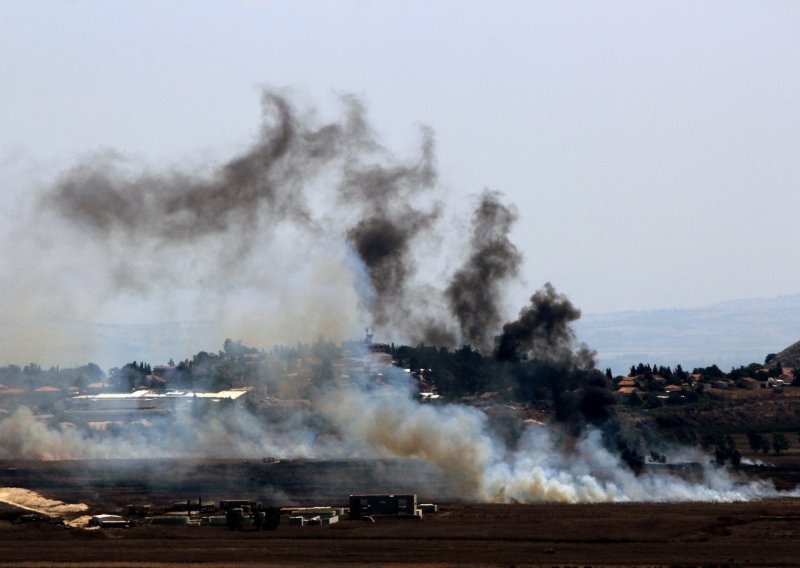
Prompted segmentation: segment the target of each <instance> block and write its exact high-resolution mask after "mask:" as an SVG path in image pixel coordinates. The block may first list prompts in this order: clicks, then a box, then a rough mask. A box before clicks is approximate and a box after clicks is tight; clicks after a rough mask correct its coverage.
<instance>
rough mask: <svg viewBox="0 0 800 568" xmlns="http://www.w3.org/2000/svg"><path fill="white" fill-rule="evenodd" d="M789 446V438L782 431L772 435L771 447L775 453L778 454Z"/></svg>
mask: <svg viewBox="0 0 800 568" xmlns="http://www.w3.org/2000/svg"><path fill="white" fill-rule="evenodd" d="M791 447H792V445H791V444H790V443H789V439H788V438H787V437H786V435H785V434H784V433H783V432H775V433H774V434H773V435H772V449H773V451H774V452H775V455H777V456H779V455H781V454H783V452H785V451H786V450H788V449H789V448H791Z"/></svg>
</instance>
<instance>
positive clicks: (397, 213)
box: [0, 91, 775, 503]
mask: <svg viewBox="0 0 800 568" xmlns="http://www.w3.org/2000/svg"><path fill="white" fill-rule="evenodd" d="M342 108H343V111H342V117H341V118H339V119H337V120H332V121H329V122H324V121H320V120H319V119H318V118H317V116H316V113H314V112H310V111H306V112H302V111H300V110H298V109H297V108H295V106H294V105H293V103H292V102H291V100H290V99H289V98H288V97H287V96H285V95H283V94H280V93H277V92H273V91H267V92H265V93H264V95H263V111H264V112H263V121H262V124H261V125H260V131H259V134H258V136H257V137H256V139H255V141H254V142H253V143H252V144H251V145H250V146H249V147H248V148H247V149H245V150H244V151H242V152H241V153H239V154H238V155H236V156H234V157H233V158H231V159H230V160H228V161H227V162H225V163H221V164H211V165H206V166H203V167H199V168H197V170H196V171H194V170H193V171H186V170H185V169H177V168H173V169H169V170H163V169H161V170H154V169H152V168H148V167H143V166H139V165H137V164H135V163H133V162H132V161H131V160H129V159H127V158H125V157H124V156H122V155H120V154H119V153H116V152H110V153H109V152H107V153H104V154H101V155H95V156H93V157H91V158H89V159H86V160H85V161H84V162H82V163H79V164H76V165H75V166H74V167H72V168H71V169H69V170H68V171H66V172H64V173H63V174H62V175H61V176H60V177H59V178H58V179H56V180H54V181H53V183H52V184H51V185H49V186H47V187H45V188H44V189H43V190H42V191H41V192H40V193H38V194H37V195H35V196H33V197H32V198H31V199H30V202H29V206H30V210H29V211H28V214H27V216H25V215H23V216H22V217H23V219H24V225H25V227H26V229H27V230H26V232H25V233H24V235H25V236H24V238H21V239H16V240H14V241H13V243H14V245H13V246H11V245H9V244H8V243H11V242H12V241H11V240H10V239H7V240H6V243H7V245H6V249H5V253H6V254H5V258H4V261H5V262H4V268H3V273H2V275H3V278H2V287H3V290H2V291H3V292H4V294H3V297H4V298H5V299H6V301H5V304H4V306H3V307H4V310H5V313H6V314H7V316H8V317H12V318H17V319H18V320H19V321H23V322H25V324H24V325H35V326H40V327H42V328H43V329H45V330H52V329H56V327H51V326H49V325H48V322H50V321H53V320H55V319H58V320H59V321H60V320H64V319H75V320H78V321H83V322H87V321H88V322H95V323H97V322H102V321H108V320H109V319H111V320H113V319H114V318H121V319H123V320H125V319H126V318H127V321H131V318H133V320H137V318H139V319H138V321H142V320H147V319H157V318H162V317H164V316H175V315H176V314H180V316H181V317H182V318H183V319H185V320H188V321H199V320H204V321H209V322H211V327H213V328H215V329H216V330H217V331H216V333H218V334H219V336H218V337H217V339H218V340H219V341H220V342H221V337H240V338H242V339H244V340H246V341H247V342H248V343H250V344H258V345H268V344H276V343H279V342H280V343H292V342H294V341H298V340H307V339H308V338H309V337H314V336H319V337H324V338H326V339H331V340H337V341H339V340H343V339H346V338H348V337H353V336H354V335H355V333H354V332H355V330H356V329H360V328H361V327H363V326H365V325H369V326H377V327H378V328H379V329H380V330H382V333H383V334H384V335H386V336H391V337H394V338H397V339H398V340H400V341H404V342H408V343H410V344H418V343H427V344H433V345H436V346H440V347H442V348H450V349H452V348H456V347H458V346H461V345H465V347H462V348H461V349H462V350H466V351H465V352H464V353H465V366H464V368H463V369H462V371H463V373H459V375H458V376H454V377H452V383H453V384H458V383H459V382H461V383H464V381H466V380H467V377H468V376H469V374H470V372H471V371H470V368H469V367H470V363H469V360H470V353H474V354H477V355H478V356H479V357H481V356H482V355H484V356H487V357H489V358H490V360H491V365H489V366H488V367H487V368H486V369H485V371H486V372H488V373H492V374H493V376H496V378H497V381H498V383H499V384H502V383H503V381H506V386H507V387H508V388H510V389H511V391H513V392H515V393H519V392H522V391H524V390H525V389H526V388H528V389H529V390H530V392H529V393H528V395H531V396H529V397H528V398H529V399H530V398H533V396H532V395H533V394H534V393H538V394H537V396H541V397H542V398H543V399H545V400H546V401H547V404H548V405H550V408H551V409H552V418H553V422H552V424H551V425H549V426H545V427H543V426H538V425H530V424H526V423H524V422H521V423H513V421H512V423H511V424H504V425H501V424H498V423H497V421H495V420H492V419H491V417H490V416H491V415H490V414H489V413H486V412H484V411H483V410H481V409H479V408H477V407H475V406H473V405H464V404H457V403H455V402H449V403H444V404H436V405H432V404H423V403H421V402H420V401H419V398H418V392H417V391H416V390H415V387H416V385H415V383H414V382H413V381H412V380H410V378H409V377H408V375H407V374H406V373H404V372H403V371H402V370H399V369H397V368H394V367H392V366H385V367H382V368H380V369H379V370H374V369H373V370H371V371H368V372H348V373H338V374H337V373H333V372H330V373H327V374H326V375H324V376H320V377H318V378H319V380H318V381H316V382H315V383H314V384H313V385H311V386H310V387H309V389H308V391H307V392H306V393H305V397H304V399H303V401H304V404H297V405H294V406H293V407H291V409H290V410H289V411H287V412H284V413H282V414H281V415H280V417H277V418H276V417H275V416H272V417H270V418H269V419H264V417H263V416H261V415H259V413H258V412H254V411H253V410H252V409H248V408H237V407H229V408H222V409H217V410H214V411H209V412H203V411H199V412H198V410H197V408H196V407H195V406H193V405H186V406H182V407H178V408H176V409H175V410H174V411H173V412H169V413H167V414H166V415H165V416H150V417H148V418H147V420H146V423H144V422H142V421H132V422H130V423H129V424H126V425H124V426H122V427H117V428H115V429H113V431H111V432H104V433H98V432H96V431H87V430H85V429H82V428H76V427H74V426H73V425H70V424H69V423H68V421H61V420H59V419H58V417H53V418H51V419H49V420H43V419H40V418H39V417H36V416H35V415H34V414H33V413H32V412H31V411H30V410H27V409H26V408H24V407H20V408H18V409H16V410H15V411H14V412H13V413H11V414H9V415H8V416H6V417H5V418H4V419H2V421H0V440H2V441H3V443H2V445H1V446H0V458H2V459H19V458H27V459H52V460H58V459H75V458H81V459H86V458H92V459H98V458H104V459H105V458H145V457H146V458H153V457H181V456H183V457H186V456H192V457H198V456H199V457H258V456H278V457H280V458H290V459H291V458H306V459H308V458H314V459H343V458H359V459H385V458H392V459H408V460H416V462H419V463H422V464H425V466H426V467H429V468H432V471H435V472H436V473H437V475H439V476H441V478H442V480H443V482H444V483H445V484H446V486H448V487H449V488H451V490H452V491H454V492H455V493H457V494H459V495H461V496H463V498H464V499H465V500H476V501H498V502H507V501H514V502H531V501H563V502H570V503H574V502H597V501H631V500H633V501H642V500H647V501H673V500H718V501H729V500H744V499H753V498H760V497H768V496H772V495H774V494H775V492H774V489H772V488H771V487H769V486H768V485H764V484H761V483H749V484H740V483H737V482H735V481H734V480H733V479H732V478H731V477H730V476H729V475H728V474H726V473H725V472H724V470H717V469H714V468H712V467H707V468H703V470H702V473H701V479H699V480H692V481H687V480H685V479H682V478H680V477H677V476H673V475H668V474H659V475H656V474H652V473H647V472H645V473H639V472H637V471H635V469H636V468H635V467H631V466H632V465H633V464H632V461H635V460H632V459H631V457H632V456H635V455H636V451H635V448H631V447H630V444H631V443H632V442H631V441H630V440H628V439H627V436H626V434H625V432H624V429H623V428H622V426H621V424H620V423H619V421H618V420H617V416H616V414H615V412H614V400H613V398H612V397H611V395H610V392H609V390H608V383H607V380H606V378H605V377H604V375H603V374H602V373H600V372H599V371H597V370H596V369H595V368H594V361H593V354H592V352H591V351H590V350H589V349H588V348H587V347H586V346H582V345H577V344H576V342H575V338H574V334H573V332H572V329H571V323H572V322H574V321H575V320H577V319H578V318H579V317H580V311H579V310H578V309H577V308H576V307H575V306H573V305H572V304H571V302H570V301H569V299H568V298H566V297H565V296H564V295H562V294H560V293H558V292H557V291H556V289H555V288H554V287H553V286H552V285H550V284H546V285H545V286H544V287H543V288H542V289H541V290H538V291H536V292H535V293H534V294H533V295H532V296H531V298H530V303H529V305H527V306H525V307H524V308H523V309H522V310H521V311H520V312H519V315H518V317H517V318H516V319H512V320H511V321H506V320H507V319H508V318H507V316H506V313H507V312H508V309H507V306H506V302H505V300H504V295H503V292H504V288H505V286H506V285H507V284H508V283H509V282H511V281H513V279H514V278H516V277H517V275H518V270H519V266H520V263H521V261H522V258H521V255H520V253H519V251H518V249H517V248H516V247H515V246H514V244H513V243H512V242H511V240H510V238H509V235H510V232H511V229H512V227H513V224H514V222H515V221H516V219H517V216H518V214H517V211H516V210H515V208H514V207H513V205H510V204H507V203H504V200H503V196H502V195H501V194H500V193H497V192H492V191H488V190H487V191H484V192H483V193H481V194H480V195H478V196H476V197H475V203H476V205H475V210H474V212H473V214H472V217H471V222H470V230H469V231H468V233H469V236H468V238H467V239H466V242H464V243H458V242H455V243H453V242H452V240H453V235H449V234H446V232H445V231H443V229H442V228H441V227H442V226H443V224H442V219H443V218H444V217H445V216H446V214H447V212H446V208H445V206H444V204H443V203H442V200H441V194H440V191H439V189H438V186H437V179H438V172H437V169H436V160H435V143H434V136H433V133H432V132H431V131H429V130H428V129H425V128H423V129H422V130H421V135H420V144H419V148H418V151H417V153H416V155H415V156H414V157H412V158H410V159H405V160H403V159H398V158H397V157H395V156H394V155H392V154H391V152H389V151H388V150H387V149H386V148H384V147H383V146H381V144H380V142H379V141H378V140H377V139H376V136H375V134H374V132H373V130H372V128H371V126H370V125H369V122H368V120H367V117H366V113H365V110H364V108H363V105H362V104H361V102H360V101H359V100H358V99H356V98H354V97H350V96H346V97H343V98H342ZM34 219H35V220H36V222H33V220H34ZM14 230H15V231H18V230H19V227H15V229H14ZM437 249H438V250H437ZM31 255H34V257H36V258H38V259H39V260H38V262H37V263H36V264H35V265H34V266H30V265H29V261H28V259H29V258H31ZM453 259H460V260H453ZM432 266H440V267H442V266H443V267H444V270H445V274H444V275H443V276H442V277H441V279H439V280H438V281H434V282H429V281H426V279H425V278H423V277H422V276H423V274H424V273H430V272H431V267H432ZM436 272H441V270H438V271H436ZM12 275H13V276H15V277H12ZM19 275H22V276H19ZM32 322H33V323H32ZM504 322H506V323H504ZM33 335H36V333H33ZM47 337H48V341H50V342H52V343H59V342H61V343H64V342H67V343H69V341H70V340H72V339H74V338H69V337H66V336H65V337H58V336H56V337H53V336H47ZM89 339H91V338H89ZM34 347H35V348H36V349H37V350H38V352H39V353H45V354H46V353H47V348H48V345H47V344H42V345H34ZM365 349H366V348H365ZM81 350H83V352H84V353H85V354H86V355H87V358H93V357H94V356H97V355H101V354H98V353H95V352H93V350H92V347H91V341H88V342H84V343H83V344H82V346H81V347H80V349H79V350H77V351H76V355H75V356H78V354H81ZM481 354H482V355H481ZM368 356H369V354H368V353H366V352H362V353H355V354H354V357H355V358H362V359H363V358H366V357H368ZM481 360H483V359H481ZM187 362H188V360H187ZM187 364H188V363H187ZM701 459H702V458H698V460H701Z"/></svg>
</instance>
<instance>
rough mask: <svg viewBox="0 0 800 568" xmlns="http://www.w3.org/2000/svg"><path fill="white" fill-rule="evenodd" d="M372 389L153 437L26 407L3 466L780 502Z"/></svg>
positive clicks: (161, 428) (591, 441) (2, 449)
mask: <svg viewBox="0 0 800 568" xmlns="http://www.w3.org/2000/svg"><path fill="white" fill-rule="evenodd" d="M372 380H374V379H370V378H368V377H361V378H359V379H357V380H355V381H341V382H340V383H339V384H338V385H337V386H335V387H333V388H328V389H326V390H325V391H324V392H320V393H319V395H318V396H317V397H315V400H314V402H313V404H312V406H311V408H310V409H308V410H305V411H304V410H300V409H298V410H297V411H296V412H294V413H290V414H289V415H287V416H285V417H284V418H283V419H281V420H280V421H277V422H273V423H265V422H263V421H260V420H259V419H257V418H256V417H254V416H253V415H251V414H250V413H249V412H247V411H245V410H242V409H239V410H236V411H233V412H222V413H208V414H205V415H203V417H202V419H194V418H192V415H191V406H190V405H186V406H183V407H179V408H178V410H177V412H176V413H175V414H174V415H172V416H170V417H168V418H165V419H162V420H161V421H155V422H154V423H153V425H152V426H151V427H150V428H136V427H131V428H127V429H122V430H121V431H119V432H117V433H115V434H114V433H109V432H105V433H97V432H94V433H88V434H87V432H86V431H85V430H82V429H79V428H75V427H67V426H65V425H61V426H58V427H48V426H47V425H46V424H45V423H44V422H42V421H40V420H37V418H36V417H35V416H33V414H32V413H31V412H30V410H28V409H26V408H20V409H18V410H16V411H15V412H14V413H13V414H11V415H9V416H8V417H6V418H5V419H3V420H1V421H0V440H3V443H2V445H0V459H20V458H24V459H45V460H57V459H58V460H60V459H86V458H144V457H148V458H153V457H193V458H202V457H215V458H220V457H247V458H252V457H253V456H274V457H280V458H319V459H354V458H363V459H380V458H396V459H407V460H412V461H414V462H419V463H422V464H425V466H426V467H428V468H432V469H433V470H434V471H437V472H438V473H439V474H440V475H441V478H442V482H443V483H444V485H445V486H446V487H447V491H448V495H455V496H459V497H460V498H462V499H465V500H468V501H480V502H507V503H508V502H514V503H534V502H562V503H598V502H674V501H722V502H727V501H743V500H751V499H762V498H767V497H774V496H777V495H779V494H780V493H779V492H778V491H777V490H776V489H775V488H774V486H773V485H772V484H771V483H768V482H761V481H748V482H745V481H742V480H737V479H736V478H735V477H734V476H733V475H731V474H730V473H729V472H728V471H727V470H725V469H722V468H716V467H714V466H712V465H710V458H709V457H707V456H703V455H702V454H700V453H698V452H696V451H691V450H687V452H688V453H687V455H688V456H689V459H692V460H694V461H699V462H701V463H702V462H705V465H702V468H701V470H700V471H696V472H693V474H692V479H691V480H690V479H685V478H683V477H681V476H679V475H676V474H671V473H668V472H666V471H665V470H661V471H660V472H658V473H653V472H649V471H647V470H645V472H644V473H641V474H638V475H637V474H635V473H634V472H632V471H631V470H630V469H628V468H627V467H626V466H625V465H624V464H623V463H622V462H621V461H620V458H619V457H618V456H617V455H615V454H614V453H612V452H610V451H609V450H608V449H606V448H605V446H604V445H603V443H602V440H601V435H600V433H599V432H598V431H596V430H588V431H587V432H586V433H585V434H584V435H583V436H582V437H581V438H579V439H578V440H576V441H574V443H565V439H564V437H563V436H562V434H561V433H560V432H559V431H558V430H556V429H554V428H551V427H547V426H539V425H529V426H528V427H527V429H526V430H525V432H524V434H523V436H522V438H521V440H520V442H519V443H518V445H517V446H516V447H515V448H508V447H506V446H504V445H503V444H502V443H501V442H500V441H499V440H498V438H497V437H496V436H495V435H493V433H492V432H491V429H490V426H489V423H488V421H487V418H486V415H485V414H484V413H483V412H482V411H480V410H478V409H476V408H473V407H469V406H464V405H457V404H445V405H432V404H429V403H422V402H419V401H418V400H417V398H416V397H415V394H414V391H413V389H412V388H411V386H410V384H409V381H408V379H407V378H406V375H405V373H403V372H402V371H400V370H398V369H394V368H387V369H385V372H384V381H382V382H380V383H375V382H370V381H372ZM795 493H796V492H795ZM795 493H792V495H794V494H795ZM786 494H787V493H784V495H786Z"/></svg>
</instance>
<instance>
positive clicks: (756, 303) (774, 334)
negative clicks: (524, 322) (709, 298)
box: [575, 294, 800, 374]
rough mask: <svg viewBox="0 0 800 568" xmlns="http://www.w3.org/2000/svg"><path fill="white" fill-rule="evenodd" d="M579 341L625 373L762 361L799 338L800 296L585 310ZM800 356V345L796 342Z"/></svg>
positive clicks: (600, 361) (602, 362) (607, 364)
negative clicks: (649, 367)
mask: <svg viewBox="0 0 800 568" xmlns="http://www.w3.org/2000/svg"><path fill="white" fill-rule="evenodd" d="M575 329H576V332H577V335H578V339H579V340H580V341H583V342H585V343H587V344H588V345H589V347H590V348H592V349H594V350H595V351H597V360H598V365H599V366H600V367H601V368H606V367H611V369H612V370H613V371H614V373H615V374H616V373H624V372H626V371H627V369H628V368H629V367H630V366H631V365H635V364H637V363H639V362H643V363H650V364H652V363H658V364H660V365H671V366H673V367H674V366H675V365H677V364H678V363H680V364H681V365H683V367H684V368H686V369H690V368H693V367H700V366H708V365H711V364H717V365H719V366H720V368H723V369H730V368H731V367H734V366H739V365H745V364H748V363H752V362H763V361H764V357H765V356H766V355H767V354H770V353H779V352H781V351H782V350H784V349H786V348H787V346H790V345H793V344H795V343H796V342H798V338H800V294H796V295H791V296H779V297H777V298H754V299H742V300H731V301H726V302H721V303H718V304H713V305H710V306H705V307H701V308H691V309H664V310H649V311H630V312H616V313H607V314H585V315H584V316H583V317H582V318H581V319H580V320H579V321H578V322H577V323H576V325H575ZM798 352H799V353H798V356H799V357H800V346H798Z"/></svg>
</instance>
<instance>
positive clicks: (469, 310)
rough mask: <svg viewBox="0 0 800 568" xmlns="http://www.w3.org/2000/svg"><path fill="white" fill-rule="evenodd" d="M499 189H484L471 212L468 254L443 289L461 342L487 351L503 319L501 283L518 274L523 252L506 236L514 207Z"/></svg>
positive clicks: (513, 214) (512, 217)
mask: <svg viewBox="0 0 800 568" xmlns="http://www.w3.org/2000/svg"><path fill="white" fill-rule="evenodd" d="M500 196H501V194H500V193H498V192H492V191H485V192H484V193H483V195H481V198H480V202H479V204H478V206H477V208H476V209H475V212H474V213H473V218H472V237H471V239H470V249H471V252H470V255H469V258H468V259H467V262H466V263H465V265H464V266H463V267H462V268H460V269H459V270H458V271H456V273H455V274H453V278H452V280H451V282H450V285H449V286H448V287H447V290H446V291H445V296H446V298H447V302H448V304H449V306H450V310H451V312H452V313H453V315H454V316H455V318H456V320H457V321H458V324H459V327H460V329H461V336H462V341H464V342H465V343H469V344H471V345H474V346H475V347H477V348H478V350H479V351H482V352H483V353H489V352H490V351H491V348H492V342H491V339H492V335H493V334H494V332H495V330H497V329H499V327H500V323H501V322H502V316H501V314H500V306H499V305H498V302H499V299H500V289H499V288H500V285H501V283H502V282H503V281H505V280H508V279H510V278H513V277H515V276H517V274H518V272H519V265H520V263H521V261H522V255H521V254H520V252H519V250H518V249H517V247H516V246H514V243H512V242H511V240H510V239H509V238H508V234H509V232H510V231H511V226H512V225H513V224H514V222H515V221H516V220H517V212H516V210H515V209H514V208H513V207H510V206H506V205H504V204H503V203H501V201H500Z"/></svg>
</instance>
